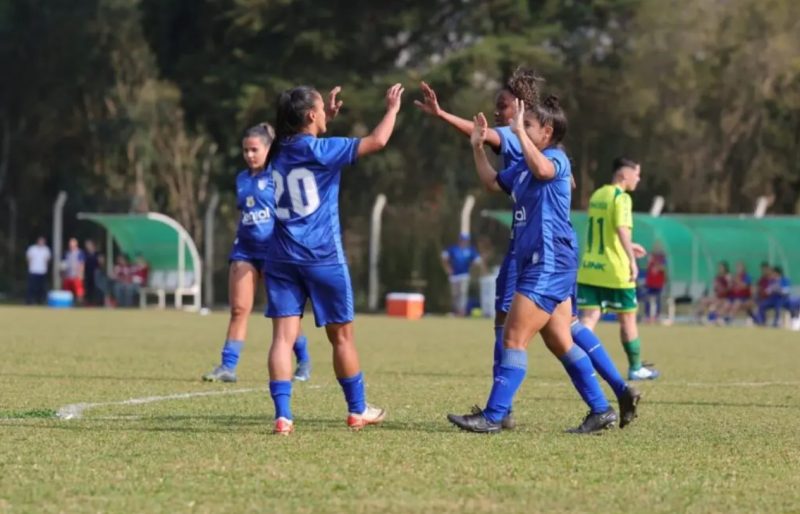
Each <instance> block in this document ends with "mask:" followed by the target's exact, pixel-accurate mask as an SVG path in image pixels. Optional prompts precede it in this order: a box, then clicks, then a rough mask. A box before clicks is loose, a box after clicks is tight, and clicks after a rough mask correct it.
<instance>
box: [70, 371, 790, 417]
mask: <svg viewBox="0 0 800 514" xmlns="http://www.w3.org/2000/svg"><path fill="white" fill-rule="evenodd" d="M568 385H569V384H568V383H567V382H536V381H533V383H532V384H531V386H533V387H537V386H538V387H560V386H565V387H566V386H568ZM656 385H657V387H662V386H673V387H675V386H677V387H709V388H711V387H741V388H748V387H774V386H800V381H771V382H668V381H661V380H659V381H658V382H657V383H656ZM317 387H320V386H317ZM317 387H315V389H316V388H317ZM265 391H267V389H266V388H264V387H256V388H249V389H227V390H222V391H197V392H193V393H179V394H170V395H165V396H145V397H143V398H130V399H128V400H122V401H116V402H98V403H73V404H70V405H65V406H63V407H61V408H60V409H58V411H57V412H56V417H57V418H59V419H63V420H70V419H80V418H81V417H82V416H83V413H84V412H86V411H87V410H90V409H94V408H97V407H109V406H113V405H143V404H146V403H156V402H163V401H168V400H188V399H191V398H200V397H204V396H222V395H228V394H245V393H254V392H265ZM119 417H120V418H122V417H123V416H119ZM112 418H114V417H112ZM109 419H111V418H109Z"/></svg>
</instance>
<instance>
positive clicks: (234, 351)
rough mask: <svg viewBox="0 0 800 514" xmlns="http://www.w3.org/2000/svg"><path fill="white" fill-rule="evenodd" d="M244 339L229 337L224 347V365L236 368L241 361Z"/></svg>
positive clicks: (224, 366)
mask: <svg viewBox="0 0 800 514" xmlns="http://www.w3.org/2000/svg"><path fill="white" fill-rule="evenodd" d="M242 346H244V341H235V340H233V339H228V340H227V341H225V345H224V346H223V347H222V367H223V368H227V369H230V370H235V369H236V365H237V364H238V363H239V354H240V353H242Z"/></svg>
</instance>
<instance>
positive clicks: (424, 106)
mask: <svg viewBox="0 0 800 514" xmlns="http://www.w3.org/2000/svg"><path fill="white" fill-rule="evenodd" d="M419 88H420V89H421V90H422V99H423V100H422V101H421V102H420V101H419V100H414V105H416V106H417V107H419V109H420V110H421V111H422V112H424V113H426V114H430V115H431V116H439V114H441V112H442V108H441V107H439V100H438V99H437V98H436V91H434V90H433V88H432V87H431V86H429V85H428V84H426V83H425V82H420V83H419Z"/></svg>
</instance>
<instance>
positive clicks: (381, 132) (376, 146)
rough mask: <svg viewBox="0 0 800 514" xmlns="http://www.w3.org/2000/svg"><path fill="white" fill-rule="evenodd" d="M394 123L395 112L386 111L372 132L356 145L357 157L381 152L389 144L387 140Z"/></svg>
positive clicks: (395, 119) (395, 118) (394, 110)
mask: <svg viewBox="0 0 800 514" xmlns="http://www.w3.org/2000/svg"><path fill="white" fill-rule="evenodd" d="M396 121H397V110H396V109H390V110H388V111H386V114H384V115H383V119H382V120H381V121H380V123H378V124H377V125H376V126H375V128H374V129H372V132H371V133H370V134H369V135H368V136H366V137H364V138H362V139H361V142H360V143H359V145H358V155H359V156H361V155H366V154H369V153H373V152H377V151H379V150H382V149H383V148H384V147H385V146H386V144H387V143H388V142H389V138H390V137H392V132H393V131H394V125H395V122H396Z"/></svg>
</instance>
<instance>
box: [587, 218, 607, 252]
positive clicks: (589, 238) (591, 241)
mask: <svg viewBox="0 0 800 514" xmlns="http://www.w3.org/2000/svg"><path fill="white" fill-rule="evenodd" d="M595 221H597V235H598V236H599V237H598V239H599V240H600V241H599V243H600V244H599V245H598V246H597V253H598V254H600V255H603V254H604V253H605V251H606V244H605V240H604V235H603V232H604V230H603V229H604V228H605V219H603V218H599V217H598V218H597V219H596V220H595V218H594V217H593V216H591V217H589V225H588V228H587V231H588V234H587V235H586V251H587V252H588V253H592V248H593V246H594V222H595Z"/></svg>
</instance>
